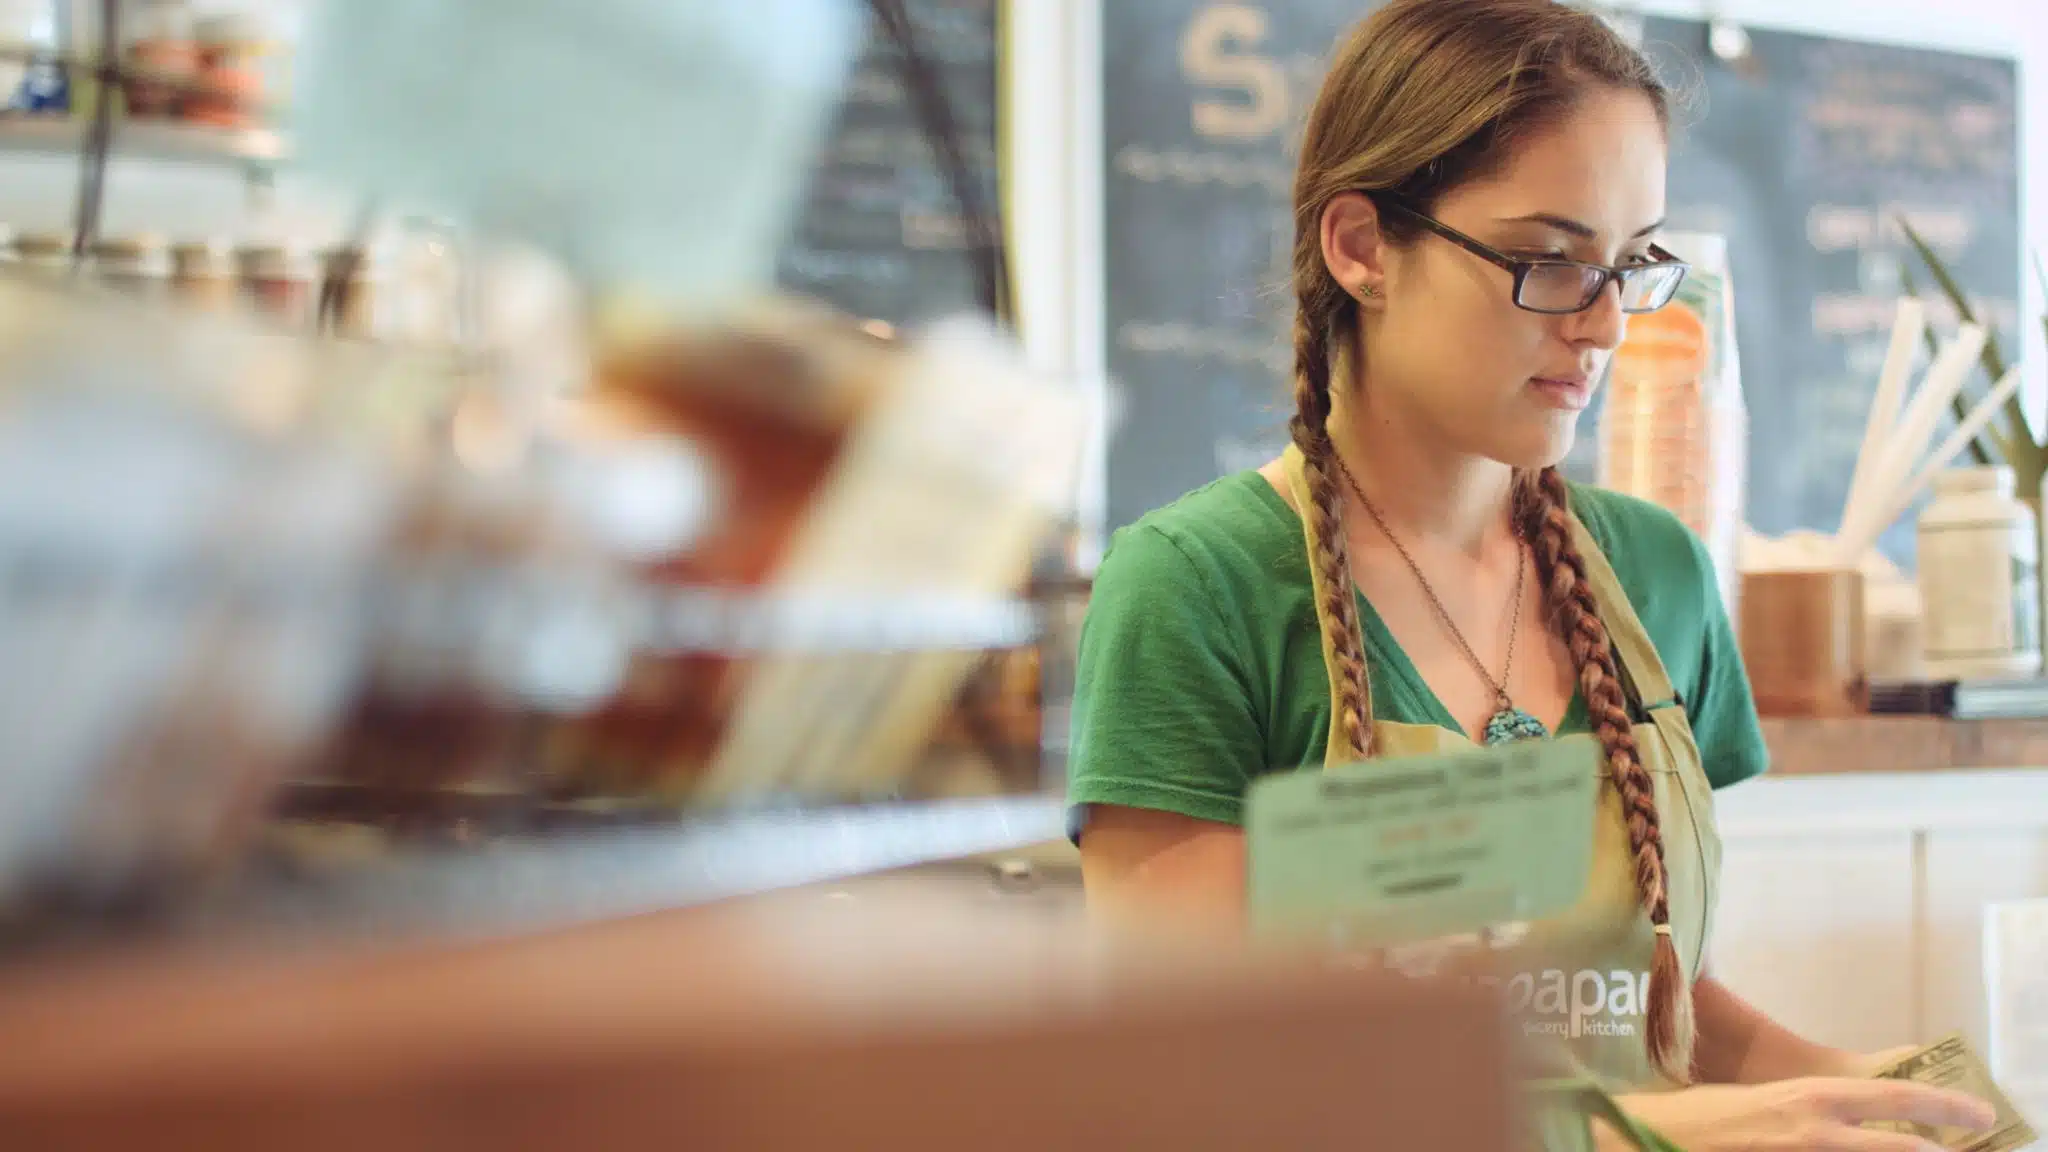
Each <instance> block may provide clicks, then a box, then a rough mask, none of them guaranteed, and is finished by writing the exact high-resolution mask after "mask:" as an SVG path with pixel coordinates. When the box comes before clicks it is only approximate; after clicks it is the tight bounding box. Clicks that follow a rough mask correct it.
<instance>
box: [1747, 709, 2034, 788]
mask: <svg viewBox="0 0 2048 1152" xmlns="http://www.w3.org/2000/svg"><path fill="white" fill-rule="evenodd" d="M1764 739H1765V740H1766V741H1767V742H1768V743H1769V744H1770V749H1771V768H1770V771H1771V774H1772V775H1774V776H1822V775H1835V774H1839V773H1845V772H1946V771H1952V770H1956V769H1973V770H1975V769H1983V770H2005V769H2019V768H2048V720H1947V719H1943V718H1941V717H1937V716H1859V717H1853V718H1849V719H1841V720H1793V719H1768V718H1767V719H1765V720H1764Z"/></svg>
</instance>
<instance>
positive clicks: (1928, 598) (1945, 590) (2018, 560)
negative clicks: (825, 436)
mask: <svg viewBox="0 0 2048 1152" xmlns="http://www.w3.org/2000/svg"><path fill="white" fill-rule="evenodd" d="M2013 483H2014V482H2013V474H2012V469H2010V468H2005V467H1989V468H1951V469H1949V470H1948V471H1945V472H1943V473H1941V474H1940V475H1938V476H1936V477H1935V480H1934V499H1933V500H1932V501H1931V502H1929V503H1928V505H1927V508H1926V510H1925V511H1923V512H1922V513H1921V514H1920V522H1919V554H1918V556H1919V567H1920V571H1919V584H1920V599H1921V613H1922V622H1921V643H1922V648H1923V652H1924V654H1925V662H1924V663H1925V673H1926V675H1927V677H1928V678H1929V679H1931V680H1971V679H1985V678H1997V677H2007V676H2032V675H2034V674H2036V673H2037V672H2039V671H2040V667H2041V637H2040V621H2039V612H2040V604H2041V593H2040V587H2039V581H2040V533H2039V530H2038V528H2037V527H2036V525H2035V521H2034V513H2033V511H2032V510H2031V509H2029V508H2028V507H2027V506H2026V505H2025V504H2023V503H2021V502H2020V501H2019V500H2018V499H2017V498H2016V497H2015V496H2014V494H2013Z"/></svg>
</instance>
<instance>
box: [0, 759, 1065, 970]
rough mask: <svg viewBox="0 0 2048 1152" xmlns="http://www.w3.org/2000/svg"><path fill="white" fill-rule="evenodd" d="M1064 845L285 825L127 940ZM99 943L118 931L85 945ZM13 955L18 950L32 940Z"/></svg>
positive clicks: (946, 811)
mask: <svg viewBox="0 0 2048 1152" xmlns="http://www.w3.org/2000/svg"><path fill="white" fill-rule="evenodd" d="M1065 835H1066V823H1065V806H1064V803H1063V801H1061V800H1060V799H1058V798H1057V797H1052V796H1044V795H1034V796H1011V797H985V798H973V799H958V800H932V801H908V802H894V803H873V804H863V805H849V806H842V807H825V808H812V809H795V808H792V809H788V810H777V811H762V812H750V813H745V814H738V815H732V816H725V817H718V818H700V819H688V818H685V819H682V820H678V821H675V822H672V823H669V824H667V825H664V826H659V827H655V826H646V827H635V828H626V829H618V830H608V831H604V832H602V833H585V834H581V835H570V834H563V835H550V836H544V837H538V838H508V839H503V840H483V841H480V842H473V843H469V844H462V845H449V846H438V847H435V846H426V845H416V846H405V847H391V846H389V845H388V844H386V843H382V842H380V841H378V840H377V839H376V838H375V837H370V838H367V839H355V840H351V839H349V834H348V831H347V830H345V829H340V830H338V829H335V828H332V827H321V826H308V827H304V828H298V829H293V828H290V827H289V826H287V827H285V828H283V829H281V830H280V831H279V833H278V838H277V841H276V844H275V846H274V847H273V848H272V849H271V850H270V851H269V852H267V853H265V857H266V858H265V859H264V860H263V861H262V862H260V863H259V862H252V865H251V867H249V868H247V869H245V870H244V871H243V873H242V874H241V875H240V876H238V877H237V878H236V879H234V880H232V881H229V882H227V883H226V884H225V886H224V887H222V888H220V889H217V890H215V891H213V892H211V893H209V894H207V895H206V896H204V897H203V898H201V899H199V900H197V901H196V902H194V903H193V904H192V905H189V906H183V907H179V908H177V909H175V910H173V911H172V912H171V913H170V916H169V918H168V919H152V920H151V921H150V922H148V923H147V924H143V925H139V926H134V927H136V928H137V929H139V931H140V932H141V933H142V934H143V935H145V936H157V935H160V934H161V935H167V936H170V937H175V938H184V939H193V940H200V941H210V942H221V941H225V940H228V939H232V938H234V937H244V938H247V937H255V938H259V939H264V940H270V941H278V940H281V939H285V940H300V941H307V942H312V943H334V942H338V941H346V940H351V939H374V940H387V941H388V940H393V939H406V938H412V939H447V938H456V939H464V938H468V939H477V938H500V937H504V936H508V935H520V934H525V933H530V932H540V931H550V930H554V929H559V928H566V927H573V926H576V925H580V924H589V923H594V922H598V921H603V920H610V919H616V918H620V917H627V916H636V915H641V914H645V913H651V912H660V911H669V910H673V909H679V908H686V907H692V906H696V905H702V904H709V903H712V902H714V901H720V900H727V899H732V898H735V897H742V896H751V895H758V894H762V893H768V892H774V891H778V890H783V889H789V888H797V887H803V886H806V885H813V884H823V883H829V882H832V881H836V880H846V879H851V878H854V877H858V876H865V875H870V874H873V873H878V872H887V871H892V870H895V869H901V868H912V867H916V866H919V865H928V864H938V863H942V862H948V861H970V860H971V861H980V862H985V861H987V860H990V859H992V858H998V857H1000V856H1001V855H1002V854H1004V853H1009V852H1013V851H1019V850H1023V849H1031V848H1036V847H1037V846H1040V845H1043V844H1046V843H1047V842H1050V841H1057V840H1062V839H1063V838H1064V837H1065ZM101 931H112V932H113V933H114V934H115V935H117V936H119V935H123V934H125V931H126V930H125V929H123V928H121V927H120V926H118V925H102V926H101V927H100V928H99V929H95V930H94V932H101ZM59 935H60V936H69V935H70V934H69V933H60V934H59ZM88 935H92V933H88ZM43 942H44V943H51V944H56V945H59V946H62V945H64V944H67V943H69V944H79V943H85V944H90V943H93V942H95V941H94V940H92V939H85V940H78V939H56V940H48V941H43ZM22 943H23V944H25V945H27V946H28V947H29V948H30V949H31V950H32V951H33V950H34V949H35V945H36V943H37V941H34V940H28V939H24V940H23V941H22ZM4 953H5V950H4V949H0V955H4Z"/></svg>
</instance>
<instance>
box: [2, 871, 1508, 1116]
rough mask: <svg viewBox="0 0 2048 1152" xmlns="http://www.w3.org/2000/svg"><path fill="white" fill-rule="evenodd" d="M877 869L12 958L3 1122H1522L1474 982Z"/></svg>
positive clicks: (1494, 1014) (1496, 1026)
mask: <svg viewBox="0 0 2048 1152" xmlns="http://www.w3.org/2000/svg"><path fill="white" fill-rule="evenodd" d="M906 885H907V887H906ZM886 888H887V889H888V890H886V891H879V892H878V891H877V890H875V889H874V888H873V887H872V886H871V887H869V888H868V889H865V890H863V891H861V892H857V893H854V894H852V895H851V897H850V898H849V897H848V896H847V895H846V894H843V893H836V892H826V893H818V892H806V893H795V894H789V895H786V896H780V897H773V898H760V899H755V900H747V901H738V902H734V903H730V904H727V905H723V906H718V907H713V908H706V909H702V910H698V911H694V912H679V913H662V914H655V915H649V916H642V917H634V918H629V919H624V920H617V921H611V922H607V923H603V924H598V925H592V926H589V927H585V928H580V929H576V930H572V931H564V932H556V933H548V934H544V935H537V936H529V937H522V938H516V939H509V940H505V941H503V942H498V943H491V944H481V945H472V946H465V947H452V948H451V947H438V948H414V949H382V950H379V949H368V950H361V951H354V952H346V953H339V954H337V953H325V954H319V955H309V956H299V957H297V958H294V957H292V956H290V955H278V954H260V953H259V954H243V955H226V954H221V953H219V952H199V953H193V954H186V955H183V956H171V957H165V956H158V957H155V958H151V959H138V958H126V959H118V960H114V961H111V962H107V963H94V964H65V965H51V966H42V967H37V968H32V969H20V968H17V969H13V970H8V969H5V968H0V1036H5V1037H6V1038H7V1042H6V1043H5V1044H4V1045H0V1146H4V1147H7V1148H23V1149H26V1148H36V1149H40V1150H43V1152H68V1150H71V1149H78V1150H81V1152H83V1150H86V1149H91V1150H93V1152H124V1150H126V1149H129V1148H136V1149H142V1148H148V1149H151V1150H158V1149H171V1150H182V1149H193V1150H195V1152H196V1150H199V1149H205V1150H207V1152H242V1150H245V1149H246V1150H249V1152H255V1150H257V1149H275V1148H292V1149H297V1150H300V1152H329V1150H332V1152H355V1150H359V1149H365V1148H375V1149H379V1150H380V1152H427V1150H429V1149H432V1150H433V1152H464V1150H468V1149H478V1150H488V1152H525V1150H528V1149H531V1150H534V1152H539V1150H541V1149H557V1148H605V1149H639V1148H647V1149H675V1148H689V1149H692V1150H693V1152H723V1150H726V1149H732V1150H735V1152H737V1150H739V1149H748V1150H755V1149H780V1148H819V1147H830V1148H834V1149H842V1150H873V1152H927V1150H929V1152H955V1150H958V1149H966V1148H973V1149H984V1150H989V1152H1044V1150H1045V1149H1048V1148H1073V1149H1095V1148H1103V1149H1124V1148H1173V1149H1178V1150H1184V1152H1206V1150H1210V1149H1214V1150H1217V1152H1222V1150H1223V1149H1235V1148H1250V1147H1274V1148H1290V1149H1331V1150H1333V1152H1334V1150H1336V1149H1351V1148H1357V1147H1361V1146H1374V1147H1380V1146H1384V1147H1390V1148H1401V1147H1425V1146H1426V1147H1432V1148H1444V1149H1454V1150H1466V1149H1469V1150H1472V1152H1482V1150H1483V1152H1495V1150H1501V1152H1505V1149H1506V1148H1507V1146H1508V1145H1509V1143H1510V1140H1509V1132H1510V1127H1511V1125H1512V1123H1513V1117H1512V1114H1511V1113H1512V1107H1511V1101H1510V1098H1509V1095H1508V1088H1507V1085H1508V1072H1507V1059H1508V1057H1507V1048H1506V1032H1507V1029H1506V1028H1504V1027H1503V1026H1502V1021H1501V1016H1500V1008H1499V1006H1498V1004H1497V1003H1496V1002H1495V1001H1494V1000H1493V999H1492V998H1491V997H1490V996H1488V995H1486V994H1485V993H1484V992H1483V990H1481V989H1477V988H1473V987H1464V988H1459V987H1454V986H1450V985H1440V984H1424V983H1414V982H1409V981H1405V980H1391V979H1388V978H1385V977H1366V976H1361V975H1359V974H1356V973H1335V972H1328V971H1310V970H1303V969H1299V968H1294V967H1288V968H1281V967H1277V966H1275V965H1273V964H1271V963H1260V962H1254V960H1253V959H1252V958H1251V957H1247V956H1229V955H1223V954H1220V953H1221V951H1222V950H1218V949H1215V948H1213V947H1206V948H1199V949H1178V948H1175V949H1168V948H1164V947H1163V946H1162V947H1151V946H1148V947H1145V948H1142V949H1137V948H1116V949H1105V948H1104V947H1102V945H1103V944H1104V941H1102V940H1100V939H1097V938H1093V937H1090V936H1089V935H1088V934H1087V933H1086V932H1085V931H1083V930H1081V929H1080V927H1079V926H1078V924H1077V923H1076V922H1075V921H1074V920H1072V919H1071V918H1068V917H1065V916H1052V917H1044V918H1042V917H1036V916H1018V915H1016V914H1015V913H1014V912H1005V911H1003V910H1001V909H999V908H996V907H994V906H991V905H990V904H989V903H988V902H987V901H985V900H983V899H981V898H980V897H979V895H978V894H977V893H975V892H974V891H973V890H972V889H968V890H966V893H967V898H965V899H962V898H961V897H960V895H959V894H957V893H954V894H949V893H948V892H946V891H944V890H942V889H941V888H940V887H934V886H933V885H932V884H930V883H928V882H923V881H891V882H889V883H888V884H887V885H886Z"/></svg>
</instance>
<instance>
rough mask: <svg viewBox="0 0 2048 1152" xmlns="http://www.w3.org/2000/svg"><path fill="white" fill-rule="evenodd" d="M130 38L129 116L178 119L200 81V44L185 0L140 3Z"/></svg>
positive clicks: (124, 89) (124, 90)
mask: <svg viewBox="0 0 2048 1152" xmlns="http://www.w3.org/2000/svg"><path fill="white" fill-rule="evenodd" d="M127 20H128V27H129V30H130V38H129V41H128V48H127V51H126V52H125V53H124V55H125V56H126V64H127V66H128V68H129V71H130V75H129V76H128V77H127V79H126V80H125V81H124V82H123V83H122V95H124V96H125V97H126V98H127V102H128V114H129V115H131V116H136V117H141V118H144V119H152V118H166V119H167V118H170V117H173V116H176V115H177V114H178V112H179V109H180V107H181V106H182V104H183V102H184V100H185V97H186V93H187V92H188V91H189V89H190V86H191V84H192V82H193V81H195V80H197V79H198V78H199V45H198V43H197V41H195V40H194V39H193V25H192V11H191V8H190V7H189V6H188V5H187V4H186V3H185V0H141V2H140V3H138V4H137V5H135V7H134V9H133V10H132V11H130V12H129V13H128V15H127Z"/></svg>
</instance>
